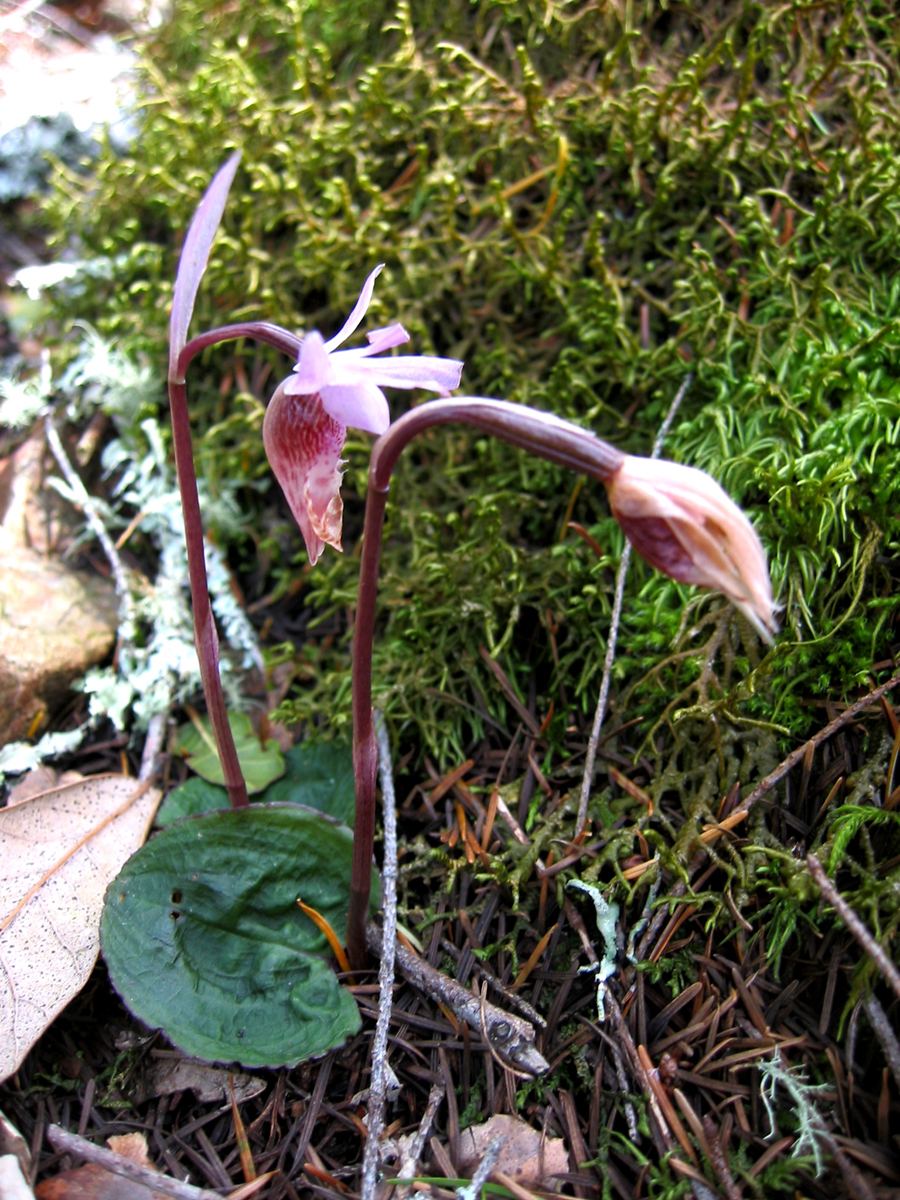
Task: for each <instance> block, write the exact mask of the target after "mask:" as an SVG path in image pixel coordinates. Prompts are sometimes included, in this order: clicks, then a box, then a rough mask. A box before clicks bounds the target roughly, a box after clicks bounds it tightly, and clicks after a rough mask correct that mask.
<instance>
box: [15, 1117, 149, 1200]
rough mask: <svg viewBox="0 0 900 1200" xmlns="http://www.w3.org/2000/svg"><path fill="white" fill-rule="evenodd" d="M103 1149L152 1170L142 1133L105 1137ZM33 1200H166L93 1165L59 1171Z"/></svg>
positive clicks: (130, 1181)
mask: <svg viewBox="0 0 900 1200" xmlns="http://www.w3.org/2000/svg"><path fill="white" fill-rule="evenodd" d="M106 1144H107V1146H109V1148H110V1150H112V1151H113V1152H114V1153H115V1154H120V1155H121V1156H122V1157H123V1158H127V1159H130V1160H131V1162H133V1163H137V1165H138V1166H139V1167H146V1168H147V1169H148V1170H150V1171H155V1170H156V1167H154V1165H153V1163H152V1162H151V1161H150V1157H149V1154H148V1153H147V1139H146V1138H145V1137H144V1135H143V1134H142V1133H123V1134H120V1135H119V1136H118V1137H111V1138H107V1141H106ZM34 1194H35V1197H36V1200H151V1198H152V1197H156V1200H168V1197H166V1196H164V1195H163V1194H162V1193H161V1192H151V1191H150V1190H149V1189H148V1188H145V1187H144V1186H143V1184H140V1183H136V1182H135V1181H134V1180H131V1179H124V1178H123V1177H122V1176H121V1175H115V1174H113V1172H112V1171H107V1170H106V1169H105V1168H104V1167H100V1166H98V1165H97V1164H96V1163H85V1165H84V1166H83V1167H76V1168H75V1169H74V1170H72V1171H60V1173H59V1174H58V1175H54V1176H53V1177H52V1178H51V1179H45V1180H44V1181H43V1182H42V1183H39V1184H38V1185H37V1187H36V1188H35V1193H34Z"/></svg>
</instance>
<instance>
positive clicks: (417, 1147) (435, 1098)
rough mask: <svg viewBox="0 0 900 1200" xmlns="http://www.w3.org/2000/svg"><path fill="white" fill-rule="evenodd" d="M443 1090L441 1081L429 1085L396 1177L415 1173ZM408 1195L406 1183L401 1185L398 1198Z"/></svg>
mask: <svg viewBox="0 0 900 1200" xmlns="http://www.w3.org/2000/svg"><path fill="white" fill-rule="evenodd" d="M445 1090H446V1089H445V1088H444V1084H443V1081H441V1082H440V1083H433V1084H432V1085H431V1091H430V1092H429V1093H428V1104H427V1105H426V1106H425V1112H424V1114H423V1116H422V1120H421V1121H420V1122H419V1128H418V1129H417V1130H416V1132H415V1136H414V1137H413V1139H412V1141H411V1142H410V1144H409V1149H408V1150H406V1151H405V1152H404V1154H403V1157H402V1158H401V1160H400V1166H399V1168H398V1171H397V1178H398V1179H412V1177H413V1176H414V1175H415V1173H416V1170H417V1169H418V1166H419V1159H420V1158H421V1157H422V1151H423V1150H424V1149H425V1142H426V1140H427V1138H428V1135H429V1133H430V1132H431V1126H432V1125H433V1124H434V1118H435V1117H436V1116H437V1110H438V1109H439V1108H440V1106H441V1101H442V1100H443V1099H444V1092H445ZM408 1195H409V1185H408V1184H407V1185H404V1186H403V1187H401V1188H400V1189H399V1190H398V1192H397V1196H398V1200H405V1197H407V1196H408Z"/></svg>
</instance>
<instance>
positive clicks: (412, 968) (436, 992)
mask: <svg viewBox="0 0 900 1200" xmlns="http://www.w3.org/2000/svg"><path fill="white" fill-rule="evenodd" d="M366 932H367V936H368V944H369V948H370V949H371V951H372V953H373V954H380V953H381V947H382V942H383V939H382V936H381V931H380V930H379V929H378V928H377V927H376V926H375V925H370V926H369V927H368V929H367V931H366ZM394 954H395V958H396V963H397V969H398V970H399V972H400V974H401V975H402V976H403V978H404V979H405V980H406V981H407V982H408V983H411V984H412V985H413V987H414V988H418V990H419V991H420V992H423V993H424V994H425V995H426V996H430V997H431V999H432V1000H436V1001H437V1002H438V1004H442V1005H443V1006H444V1007H445V1008H448V1009H449V1010H450V1011H451V1012H452V1013H453V1015H454V1017H456V1019H457V1020H458V1021H465V1022H466V1024H467V1025H468V1026H469V1028H470V1029H472V1030H473V1031H474V1032H475V1033H477V1034H479V1035H480V1036H481V1037H483V1038H484V1040H485V1041H486V1042H487V1045H488V1047H489V1049H490V1050H491V1051H492V1052H493V1053H495V1054H496V1055H497V1057H498V1058H500V1059H501V1061H502V1063H503V1066H504V1067H506V1068H507V1069H509V1070H512V1071H518V1072H519V1074H521V1075H523V1076H527V1077H530V1078H534V1077H536V1076H538V1075H543V1074H544V1072H545V1071H549V1069H550V1064H549V1063H548V1062H547V1060H546V1059H545V1058H544V1056H543V1055H542V1054H541V1053H540V1052H539V1051H538V1049H537V1048H536V1046H535V1044H534V1026H533V1025H532V1024H530V1022H528V1021H523V1020H522V1019H521V1017H515V1016H513V1014H512V1013H508V1012H504V1010H503V1009H502V1008H497V1006H496V1005H494V1004H491V1003H489V1002H488V1001H487V1000H485V999H484V998H483V997H479V996H475V995H473V993H472V992H470V991H469V990H468V988H464V987H463V986H462V984H460V983H457V982H456V980H455V979H451V978H450V977H449V976H448V975H444V974H442V973H441V972H440V971H437V970H435V968H434V967H433V966H432V965H431V964H430V963H428V962H426V961H425V959H424V958H419V956H418V954H413V953H412V952H411V951H410V950H407V949H405V947H403V946H397V947H396V948H395V951H394Z"/></svg>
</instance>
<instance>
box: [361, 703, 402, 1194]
mask: <svg viewBox="0 0 900 1200" xmlns="http://www.w3.org/2000/svg"><path fill="white" fill-rule="evenodd" d="M376 717H377V720H376V734H375V736H376V738H377V741H378V765H379V775H380V776H381V806H382V811H383V813H384V868H383V870H382V872H381V907H382V912H383V913H384V935H383V938H382V943H381V962H380V965H379V967H378V987H379V993H378V1020H377V1021H376V1023H375V1037H374V1038H373V1039H372V1078H371V1080H370V1083H369V1102H368V1106H367V1108H368V1115H369V1125H368V1131H369V1132H368V1136H367V1137H366V1145H365V1150H364V1151H363V1167H362V1188H361V1194H362V1200H375V1185H376V1182H377V1174H378V1157H379V1148H380V1142H381V1132H382V1130H383V1129H384V1099H385V1094H386V1092H387V1043H388V1027H389V1025H390V1021H391V1008H392V1002H393V995H394V948H395V946H396V944H397V810H396V797H395V795H394V776H393V773H392V771H391V747H390V742H389V740H388V734H387V727H386V726H385V723H384V717H383V716H382V715H381V713H377V714H376Z"/></svg>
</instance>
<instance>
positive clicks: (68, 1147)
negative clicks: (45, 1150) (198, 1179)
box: [47, 1125, 222, 1200]
mask: <svg viewBox="0 0 900 1200" xmlns="http://www.w3.org/2000/svg"><path fill="white" fill-rule="evenodd" d="M47 1140H48V1141H49V1142H50V1145H51V1146H52V1147H53V1149H54V1150H59V1151H60V1153H62V1154H74V1155H76V1156H77V1157H78V1158H83V1159H85V1161H86V1162H91V1163H96V1165H97V1166H98V1167H103V1168H104V1169H105V1170H107V1171H111V1172H112V1173H113V1174H114V1175H121V1176H123V1177H124V1178H125V1179H130V1180H131V1181H132V1182H133V1183H139V1184H140V1185H141V1186H142V1187H145V1188H149V1189H150V1191H151V1192H161V1193H162V1194H163V1195H164V1196H171V1197H172V1200H222V1197H221V1195H220V1194H219V1193H218V1192H212V1191H209V1190H207V1189H206V1188H198V1187H194V1185H193V1184H192V1183H182V1182H181V1180H180V1179H173V1178H172V1177H171V1176H170V1175H161V1174H160V1173H159V1172H158V1171H151V1170H150V1168H149V1167H142V1166H140V1165H139V1164H138V1163H136V1162H132V1161H131V1159H129V1158H123V1157H122V1155H121V1154H116V1153H115V1152H114V1151H113V1150H106V1149H105V1148H104V1147H103V1146H95V1145H94V1143H93V1142H89V1141H88V1140H87V1138H83V1137H79V1135H78V1134H77V1133H70V1132H69V1131H68V1130H67V1129H61V1128H60V1127H59V1126H58V1125H48V1126H47Z"/></svg>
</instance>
